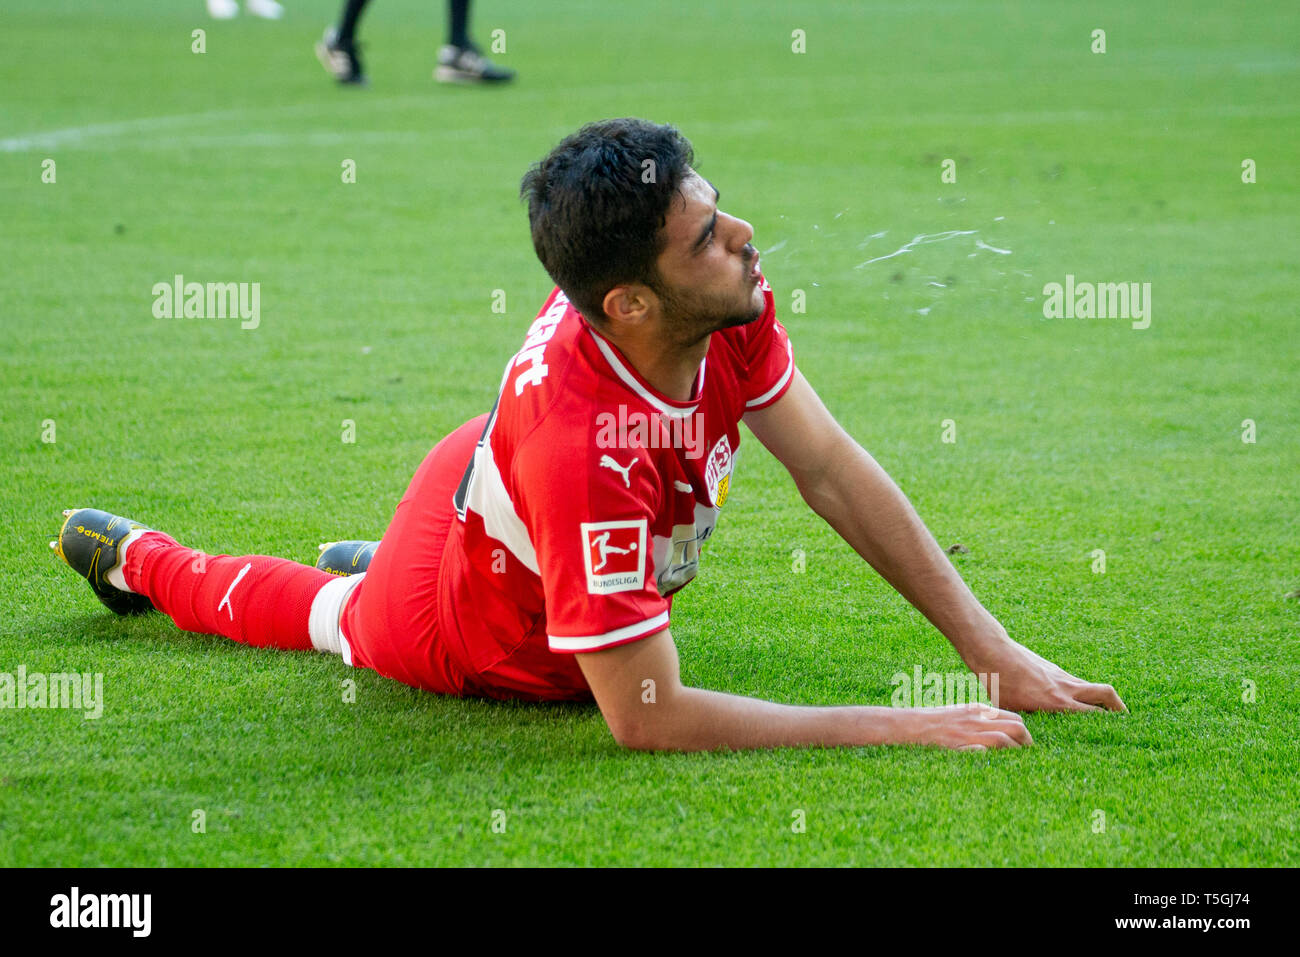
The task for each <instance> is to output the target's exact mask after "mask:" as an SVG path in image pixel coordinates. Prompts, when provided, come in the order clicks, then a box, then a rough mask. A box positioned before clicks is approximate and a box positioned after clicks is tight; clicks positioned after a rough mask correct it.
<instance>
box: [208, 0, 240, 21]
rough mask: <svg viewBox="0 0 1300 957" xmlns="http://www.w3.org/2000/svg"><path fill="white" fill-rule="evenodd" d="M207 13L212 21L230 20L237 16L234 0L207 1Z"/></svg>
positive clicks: (236, 6)
mask: <svg viewBox="0 0 1300 957" xmlns="http://www.w3.org/2000/svg"><path fill="white" fill-rule="evenodd" d="M208 13H209V14H210V15H211V17H212V19H214V20H230V19H232V18H233V17H236V16H238V15H239V4H238V3H236V2H235V0H208Z"/></svg>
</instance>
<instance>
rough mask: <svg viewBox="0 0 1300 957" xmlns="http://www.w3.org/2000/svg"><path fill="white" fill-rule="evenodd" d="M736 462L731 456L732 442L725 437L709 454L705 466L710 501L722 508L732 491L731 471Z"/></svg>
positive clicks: (719, 440)
mask: <svg viewBox="0 0 1300 957" xmlns="http://www.w3.org/2000/svg"><path fill="white" fill-rule="evenodd" d="M734 464H735V461H734V459H733V457H732V455H731V442H729V441H728V440H727V437H726V436H725V435H724V436H723V437H722V438H720V439H718V444H717V445H715V446H714V447H713V451H712V452H710V453H709V460H708V462H706V463H705V465H704V484H705V486H706V487H707V488H708V490H709V501H711V502H712V503H713V504H714V505H715V506H716V507H718V508H722V506H723V505H724V504H725V503H726V501H727V493H728V492H730V491H731V469H732V466H733V465H734Z"/></svg>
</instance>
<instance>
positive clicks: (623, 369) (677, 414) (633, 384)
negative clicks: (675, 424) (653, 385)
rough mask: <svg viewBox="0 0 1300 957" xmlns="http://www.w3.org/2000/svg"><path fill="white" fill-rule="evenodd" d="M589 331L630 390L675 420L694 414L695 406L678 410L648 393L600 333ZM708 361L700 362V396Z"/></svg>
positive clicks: (702, 393) (610, 364) (706, 359)
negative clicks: (705, 366)
mask: <svg viewBox="0 0 1300 957" xmlns="http://www.w3.org/2000/svg"><path fill="white" fill-rule="evenodd" d="M587 331H588V332H589V333H591V337H592V338H593V339H594V340H596V347H597V348H598V349H600V354H601V355H603V356H604V357H605V361H606V362H608V363H609V367H610V368H611V369H613V370H614V374H615V375H616V376H618V377H619V378H620V379H622V380H623V383H624V384H625V385H626V386H627V387H628V388H629V389H631V390H632V391H633V392H635V393H636V394H637V395H639V396H640V397H641V398H643V399H645V401H647V402H649V403H650V404H651V405H652V406H654V407H655V408H656V409H658V410H659V411H660V412H662V413H663V414H664V415H668V416H672V417H673V418H676V419H684V418H686V417H687V416H688V415H690V414H691V413H692V412H694V411H695V408H696V406H694V405H690V406H687V407H686V408H678V407H677V406H673V405H669V404H668V403H667V402H664V401H663V400H662V399H660V398H659V397H658V396H657V395H655V394H654V393H652V392H650V391H648V390H647V389H646V387H645V386H643V385H642V384H641V383H640V382H638V381H637V378H636V376H634V375H633V374H632V373H631V372H629V371H628V369H627V366H625V365H623V363H622V362H621V361H620V360H619V358H618V356H617V355H616V354H615V353H614V350H613V349H611V348H610V347H609V343H607V342H606V341H605V340H604V338H602V337H601V335H600V333H599V332H596V331H595V330H594V329H592V328H591V327H590V326H588V327H587ZM707 361H708V356H705V357H704V358H703V359H701V360H700V379H699V382H700V387H699V390H698V394H699V395H704V363H705V362H707ZM697 405H698V403H697Z"/></svg>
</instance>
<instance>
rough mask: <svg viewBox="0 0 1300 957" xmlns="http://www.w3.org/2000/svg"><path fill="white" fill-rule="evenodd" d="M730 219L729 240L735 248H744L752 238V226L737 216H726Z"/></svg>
mask: <svg viewBox="0 0 1300 957" xmlns="http://www.w3.org/2000/svg"><path fill="white" fill-rule="evenodd" d="M727 218H728V219H730V220H731V234H732V236H731V240H732V246H733V247H734V248H735V249H744V248H745V247H746V246H748V245H749V241H750V240H751V239H753V238H754V227H753V226H751V225H750V224H749V223H747V222H746V221H745V220H743V219H741V218H740V217H739V216H730V215H728V216H727Z"/></svg>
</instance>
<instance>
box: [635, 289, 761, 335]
mask: <svg viewBox="0 0 1300 957" xmlns="http://www.w3.org/2000/svg"><path fill="white" fill-rule="evenodd" d="M745 286H746V287H747V288H746V289H745V291H744V293H742V294H734V293H733V294H730V295H724V294H720V293H696V292H694V291H692V290H691V289H689V288H681V287H669V286H668V284H667V283H664V282H656V283H654V284H653V285H651V287H650V288H652V289H653V290H654V291H655V295H657V296H658V297H659V306H660V312H661V314H662V316H663V326H664V332H665V335H666V337H667V338H668V339H669V340H670V341H671V342H673V343H675V344H677V345H680V346H689V345H694V344H695V343H697V342H699V341H700V340H701V339H705V338H707V337H709V336H711V335H713V333H715V332H717V331H718V330H719V329H728V328H730V327H732V326H743V325H748V324H749V323H751V322H754V321H755V320H757V319H758V318H759V317H760V316H761V315H763V306H762V305H761V304H760V305H757V306H755V305H754V303H753V294H754V288H755V287H754V285H753V284H752V283H749V282H748V281H747V282H746V283H745ZM741 295H744V296H746V298H745V299H743V300H742V299H741V298H740V296H741Z"/></svg>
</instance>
